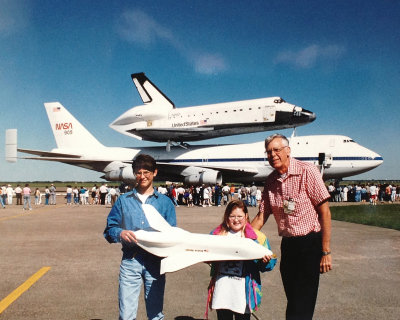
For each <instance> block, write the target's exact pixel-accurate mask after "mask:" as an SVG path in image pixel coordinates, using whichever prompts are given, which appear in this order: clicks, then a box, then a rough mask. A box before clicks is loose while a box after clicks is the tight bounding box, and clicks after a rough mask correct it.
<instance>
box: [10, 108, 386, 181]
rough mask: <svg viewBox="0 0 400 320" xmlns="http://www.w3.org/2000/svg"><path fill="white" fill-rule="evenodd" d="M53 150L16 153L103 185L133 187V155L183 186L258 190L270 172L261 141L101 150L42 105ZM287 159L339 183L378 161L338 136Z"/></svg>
mask: <svg viewBox="0 0 400 320" xmlns="http://www.w3.org/2000/svg"><path fill="white" fill-rule="evenodd" d="M45 108H46V111H47V115H48V117H49V120H50V125H51V128H52V130H53V134H54V137H55V140H56V144H57V147H56V148H54V149H52V150H51V151H42V150H32V149H18V151H19V152H24V153H28V154H32V155H35V157H24V158H23V159H34V160H45V161H56V162H62V163H66V164H70V165H74V166H79V167H82V168H86V169H90V170H95V171H98V172H101V173H102V174H103V175H102V178H104V179H106V180H108V181H125V182H132V181H134V180H135V176H134V174H133V173H132V168H131V163H132V159H134V158H135V157H136V156H137V155H138V154H140V153H145V154H149V155H151V156H153V157H154V158H155V159H156V161H157V165H158V175H157V179H158V180H160V181H166V180H169V181H176V182H178V181H181V182H184V183H186V184H202V183H209V184H215V183H217V182H218V183H222V179H223V180H224V181H226V182H238V183H251V182H255V183H257V184H262V183H263V182H264V181H265V178H266V177H267V176H268V175H269V174H270V173H271V172H272V168H271V167H270V165H269V163H268V161H267V158H266V155H265V153H264V151H265V147H264V141H260V142H254V143H245V144H225V145H192V146H188V147H187V148H186V149H184V148H181V147H178V146H175V147H172V148H171V150H170V152H167V151H166V150H165V147H164V146H160V147H144V148H140V149H139V148H121V147H106V146H104V145H103V144H101V143H100V142H99V141H98V140H97V139H96V138H95V137H94V136H93V135H92V134H91V133H90V132H89V131H88V130H87V129H86V128H85V127H84V126H83V125H82V124H81V123H80V122H79V121H78V120H77V119H75V117H74V116H72V114H70V113H69V112H68V111H67V109H66V108H64V107H63V106H62V105H61V104H60V103H59V102H52V103H45ZM11 137H12V140H13V141H8V142H7V141H6V145H7V148H8V152H7V158H6V159H7V160H8V161H12V162H15V161H16V157H15V154H16V152H13V150H11V148H17V145H16V141H17V137H16V136H12V135H11ZM290 147H291V149H292V152H291V155H292V157H295V158H297V159H299V160H303V161H308V162H311V163H313V164H315V165H316V166H319V167H320V169H321V171H322V173H323V176H324V178H325V179H329V178H335V179H336V178H343V177H348V176H352V175H356V174H359V173H362V172H366V171H369V170H371V169H373V168H375V167H377V166H379V165H380V164H382V162H383V158H382V157H381V156H380V155H379V154H377V153H376V152H374V151H371V150H369V149H367V148H365V147H363V146H361V145H359V144H357V143H356V142H354V141H353V140H352V139H351V138H349V137H346V136H340V135H326V136H324V135H320V136H303V137H292V138H290Z"/></svg>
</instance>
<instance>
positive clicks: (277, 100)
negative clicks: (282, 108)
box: [274, 98, 286, 103]
mask: <svg viewBox="0 0 400 320" xmlns="http://www.w3.org/2000/svg"><path fill="white" fill-rule="evenodd" d="M283 102H286V101H285V100H283V99H282V98H279V99H275V100H274V103H283Z"/></svg>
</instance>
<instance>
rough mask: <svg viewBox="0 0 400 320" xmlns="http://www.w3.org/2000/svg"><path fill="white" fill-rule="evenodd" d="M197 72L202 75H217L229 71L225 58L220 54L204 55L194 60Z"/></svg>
mask: <svg viewBox="0 0 400 320" xmlns="http://www.w3.org/2000/svg"><path fill="white" fill-rule="evenodd" d="M193 62H194V67H195V70H196V72H198V73H201V74H216V73H219V72H222V71H225V70H226V69H227V65H226V62H225V60H224V58H223V57H222V56H220V55H218V54H209V53H206V54H202V55H198V56H197V57H196V58H194V60H193Z"/></svg>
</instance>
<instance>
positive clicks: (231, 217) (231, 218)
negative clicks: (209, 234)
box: [229, 216, 245, 221]
mask: <svg viewBox="0 0 400 320" xmlns="http://www.w3.org/2000/svg"><path fill="white" fill-rule="evenodd" d="M244 218H245V216H229V220H232V221H234V220H237V221H242V220H243V219H244Z"/></svg>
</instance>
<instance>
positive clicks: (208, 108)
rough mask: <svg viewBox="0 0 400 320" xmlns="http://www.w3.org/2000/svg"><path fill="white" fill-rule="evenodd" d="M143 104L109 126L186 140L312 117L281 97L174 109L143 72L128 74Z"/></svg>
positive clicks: (301, 121) (162, 139) (164, 139)
mask: <svg viewBox="0 0 400 320" xmlns="http://www.w3.org/2000/svg"><path fill="white" fill-rule="evenodd" d="M131 77H132V80H133V83H134V84H135V86H136V88H137V90H138V92H139V94H140V97H141V98H142V100H143V103H144V105H141V106H137V107H133V108H131V109H129V110H128V111H126V112H125V113H123V114H122V115H121V116H119V117H118V118H117V119H115V120H114V121H113V122H112V123H111V124H110V127H111V128H112V129H114V130H116V131H118V132H120V133H122V134H125V135H128V136H131V137H134V138H137V139H140V140H148V141H156V142H168V141H173V142H187V141H198V140H205V139H211V138H217V137H224V136H231V135H237V134H243V133H253V132H261V131H267V130H280V129H286V128H293V127H298V126H301V125H304V124H307V123H309V122H312V121H314V120H315V114H314V113H313V112H311V111H308V110H306V109H303V108H301V107H298V106H295V105H293V104H290V103H287V102H286V101H285V100H283V99H282V98H280V97H271V98H262V99H254V100H244V101H235V102H226V103H218V104H210V105H201V106H194V107H184V108H176V107H175V105H174V104H173V102H172V101H171V100H170V99H169V98H168V97H167V96H166V95H165V94H164V93H163V92H162V91H161V90H159V89H158V88H157V87H156V86H155V85H154V84H153V83H152V82H151V81H150V80H149V79H148V78H147V76H146V75H145V74H144V73H135V74H132V75H131Z"/></svg>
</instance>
